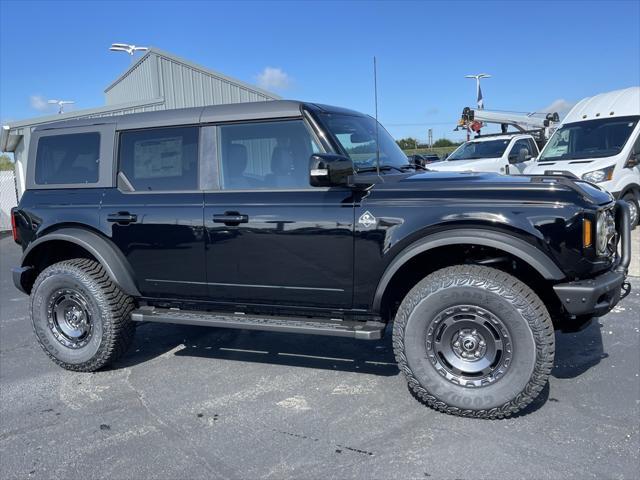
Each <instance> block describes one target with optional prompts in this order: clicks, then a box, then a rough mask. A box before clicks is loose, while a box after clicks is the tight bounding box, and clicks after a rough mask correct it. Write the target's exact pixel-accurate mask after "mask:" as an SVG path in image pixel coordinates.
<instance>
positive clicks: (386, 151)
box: [320, 113, 409, 170]
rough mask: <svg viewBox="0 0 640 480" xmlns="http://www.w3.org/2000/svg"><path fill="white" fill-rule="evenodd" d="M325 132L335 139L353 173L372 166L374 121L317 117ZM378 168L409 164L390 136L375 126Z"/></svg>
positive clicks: (344, 116)
mask: <svg viewBox="0 0 640 480" xmlns="http://www.w3.org/2000/svg"><path fill="white" fill-rule="evenodd" d="M320 117H321V118H322V120H323V122H324V124H325V125H326V127H327V128H328V130H329V131H330V132H331V133H332V134H333V135H334V136H335V137H336V138H337V139H338V142H340V145H341V146H342V148H343V149H344V151H345V153H346V154H347V155H348V156H349V158H351V160H352V161H353V164H354V167H355V169H356V170H365V169H369V168H375V167H376V158H377V151H376V150H377V149H376V121H375V120H374V119H373V118H371V117H364V116H363V117H360V116H356V115H345V114H339V113H323V114H321V115H320ZM378 127H379V128H378V134H377V138H378V141H379V144H380V147H379V148H380V167H385V166H386V167H394V168H400V167H405V166H408V165H409V162H408V159H407V156H406V155H405V154H404V153H403V152H402V150H401V149H400V147H398V144H397V143H396V142H395V140H394V139H393V137H391V135H389V132H387V131H386V130H385V129H384V127H382V125H380V124H378Z"/></svg>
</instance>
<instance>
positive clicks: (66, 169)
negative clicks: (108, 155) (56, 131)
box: [35, 132, 100, 185]
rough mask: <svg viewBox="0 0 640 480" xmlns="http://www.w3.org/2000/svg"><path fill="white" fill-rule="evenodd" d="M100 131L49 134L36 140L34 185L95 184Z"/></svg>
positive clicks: (97, 169)
mask: <svg viewBox="0 0 640 480" xmlns="http://www.w3.org/2000/svg"><path fill="white" fill-rule="evenodd" d="M99 162H100V134H99V133H97V132H89V133H72V134H67V135H49V136H46V137H41V138H40V139H39V140H38V149H37V154H36V168H35V182H36V184H38V185H49V184H84V183H97V182H98V173H99Z"/></svg>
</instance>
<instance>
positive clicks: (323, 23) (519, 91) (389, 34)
mask: <svg viewBox="0 0 640 480" xmlns="http://www.w3.org/2000/svg"><path fill="white" fill-rule="evenodd" d="M639 25H640V1H638V0H635V1H620V2H617V1H602V2H599V1H585V2H578V1H566V2H560V1H558V2H551V1H538V2H531V3H529V2H515V1H514V2H481V1H474V2H453V1H451V2H353V3H349V2H324V3H314V2H297V3H281V2H266V1H265V2H256V3H253V2H233V3H225V2H205V1H201V2H186V1H185V2H174V1H154V2H151V1H148V2H133V3H128V2H120V1H110V2H98V1H84V2H58V1H48V2H35V1H34V2H15V1H6V0H0V120H1V121H3V122H6V121H10V120H18V119H24V118H30V117H35V116H40V115H44V114H50V113H55V110H54V109H53V107H46V106H43V105H42V103H41V102H42V100H46V99H50V98H63V99H71V100H75V102H76V105H75V106H74V107H73V108H75V109H81V108H91V107H97V106H101V105H103V104H104V93H103V91H104V88H105V87H106V86H107V85H108V84H109V83H110V82H111V81H112V80H114V79H115V78H116V77H117V76H118V75H119V74H120V73H122V72H123V71H124V70H125V69H126V68H127V67H128V66H129V64H130V59H129V57H128V56H127V55H125V54H117V53H111V52H109V51H108V47H109V45H110V44H111V43H112V42H126V43H134V44H138V45H145V46H156V47H159V48H162V49H163V50H167V51H170V52H172V53H174V54H176V55H178V56H182V57H185V58H187V59H189V60H191V61H193V62H196V63H199V64H202V65H204V66H207V67H210V68H212V69H214V70H218V71H220V72H223V73H225V74H227V75H230V76H233V77H236V78H239V79H241V80H244V81H246V82H249V83H256V84H257V83H259V82H260V81H263V82H264V81H266V82H267V84H266V86H269V87H271V88H272V89H273V90H274V91H275V92H277V93H279V94H280V95H281V96H283V97H285V98H295V99H301V100H308V101H316V102H323V103H328V104H334V105H340V106H344V107H349V108H353V109H356V110H360V111H363V112H366V113H373V110H374V108H373V78H372V57H373V56H374V55H375V56H376V57H377V59H378V92H379V118H380V120H381V122H382V123H383V124H384V125H385V126H387V128H388V129H389V130H390V131H391V133H392V134H393V135H394V136H396V137H397V138H399V137H402V136H408V135H412V136H417V137H419V138H421V139H426V130H427V128H429V127H431V128H433V130H434V136H435V138H439V137H441V136H447V137H449V138H459V137H460V135H459V134H456V133H454V132H452V130H453V128H454V127H455V122H456V120H457V119H458V118H459V115H460V112H461V110H462V108H463V107H464V106H473V105H474V104H475V86H474V83H473V81H471V80H468V79H465V78H464V75H465V74H470V73H478V72H488V73H490V74H492V75H493V77H492V78H490V79H488V80H486V81H485V82H484V83H483V92H484V97H485V107H486V108H488V109H491V108H495V109H505V110H515V111H533V110H540V109H543V108H545V107H547V106H549V105H551V104H553V103H554V102H557V103H556V105H560V104H563V103H572V102H575V101H577V100H579V99H580V98H583V97H585V96H589V95H593V94H596V93H600V92H604V91H608V90H614V89H617V88H622V87H627V86H631V85H640V27H639ZM267 68H271V70H265V69H267Z"/></svg>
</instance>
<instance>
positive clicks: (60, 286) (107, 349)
mask: <svg viewBox="0 0 640 480" xmlns="http://www.w3.org/2000/svg"><path fill="white" fill-rule="evenodd" d="M132 309H133V300H132V298H131V297H130V296H128V295H126V294H125V293H124V292H122V291H121V290H120V288H119V287H118V286H117V285H116V284H115V283H113V282H112V281H111V279H110V278H109V276H108V275H107V273H106V272H105V271H104V269H103V268H102V266H101V265H100V264H99V263H97V262H95V261H93V260H88V259H83V258H80V259H74V260H67V261H64V262H59V263H56V264H54V265H51V266H49V267H47V268H46V269H44V270H43V271H42V273H41V274H40V275H39V276H38V278H37V279H36V282H35V284H34V286H33V291H32V292H31V319H32V322H33V327H34V330H35V333H36V336H37V337H38V341H39V342H40V345H41V346H42V348H43V350H44V351H45V352H46V353H47V355H49V357H50V358H51V359H52V360H53V361H54V362H56V363H57V364H58V365H60V366H61V367H63V368H66V369H68V370H75V371H82V372H91V371H94V370H98V369H99V368H101V367H104V366H105V365H108V364H109V363H111V362H113V361H115V360H116V359H117V358H119V357H120V356H121V355H122V354H124V352H125V351H126V350H127V348H128V347H129V345H130V344H131V340H132V338H133V334H134V325H133V322H132V321H131V310H132Z"/></svg>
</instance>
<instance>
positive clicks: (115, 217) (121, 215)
mask: <svg viewBox="0 0 640 480" xmlns="http://www.w3.org/2000/svg"><path fill="white" fill-rule="evenodd" d="M137 221H138V216H137V215H135V214H133V213H129V212H118V213H110V214H109V215H107V222H113V223H118V224H121V225H128V224H129V223H135V222H137Z"/></svg>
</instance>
